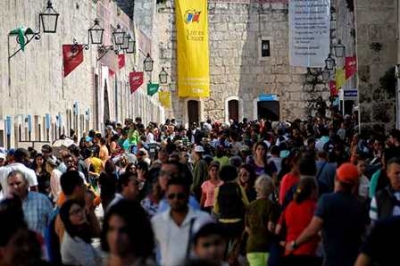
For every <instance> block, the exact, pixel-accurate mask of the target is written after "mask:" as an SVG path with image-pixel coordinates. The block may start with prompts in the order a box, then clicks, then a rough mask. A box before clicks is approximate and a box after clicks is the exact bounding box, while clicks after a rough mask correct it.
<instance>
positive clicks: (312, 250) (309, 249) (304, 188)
mask: <svg viewBox="0 0 400 266" xmlns="http://www.w3.org/2000/svg"><path fill="white" fill-rule="evenodd" d="M317 199H318V187H317V182H316V180H315V178H313V177H304V178H302V179H301V181H300V183H299V184H298V185H297V189H296V192H295V194H294V198H293V200H292V201H291V202H290V203H289V205H288V206H287V207H286V208H285V210H284V211H283V213H282V215H281V218H280V220H279V224H278V226H277V228H276V233H277V234H280V233H281V230H282V229H284V230H285V232H286V237H285V241H286V243H290V242H292V241H294V240H296V239H297V238H298V237H299V236H300V234H301V233H302V232H303V230H304V229H305V228H306V227H307V226H308V225H309V223H310V222H311V219H312V217H313V215H314V211H315V209H316V207H317ZM318 243H319V237H316V238H314V239H313V240H311V241H310V242H307V243H305V244H303V245H301V246H300V247H299V248H297V249H295V250H293V251H291V252H289V251H288V250H286V253H285V257H284V260H283V261H284V264H283V265H285V266H286V265H287V266H291V265H310V266H313V265H321V261H320V258H318V257H316V251H317V247H318Z"/></svg>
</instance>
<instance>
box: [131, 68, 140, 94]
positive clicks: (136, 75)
mask: <svg viewBox="0 0 400 266" xmlns="http://www.w3.org/2000/svg"><path fill="white" fill-rule="evenodd" d="M142 84H143V72H131V73H129V85H130V87H131V93H134V92H135V91H136V90H137V89H138V88H139V87H140V86H141V85H142Z"/></svg>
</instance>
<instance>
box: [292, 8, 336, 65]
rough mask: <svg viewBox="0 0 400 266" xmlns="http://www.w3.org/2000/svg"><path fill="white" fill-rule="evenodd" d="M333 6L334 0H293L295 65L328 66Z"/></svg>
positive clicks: (293, 60) (293, 57)
mask: <svg viewBox="0 0 400 266" xmlns="http://www.w3.org/2000/svg"><path fill="white" fill-rule="evenodd" d="M330 7H331V3H330V0H289V60H290V65H291V66H301V67H324V66H325V59H326V58H327V57H328V54H329V52H330V51H329V46H330V40H329V38H330V17H331V15H330Z"/></svg>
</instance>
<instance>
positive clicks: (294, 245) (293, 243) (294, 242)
mask: <svg viewBox="0 0 400 266" xmlns="http://www.w3.org/2000/svg"><path fill="white" fill-rule="evenodd" d="M291 246H292V249H296V248H298V247H299V246H298V245H297V241H296V240H295V241H292V244H291Z"/></svg>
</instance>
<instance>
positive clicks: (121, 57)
mask: <svg viewBox="0 0 400 266" xmlns="http://www.w3.org/2000/svg"><path fill="white" fill-rule="evenodd" d="M124 66H125V54H119V55H118V69H121V68H123V67H124Z"/></svg>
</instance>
